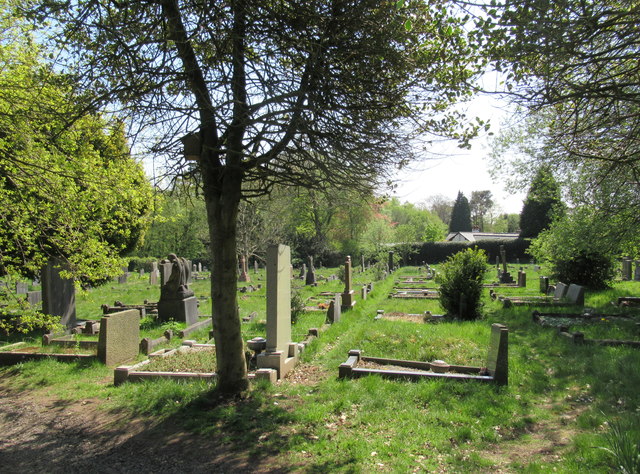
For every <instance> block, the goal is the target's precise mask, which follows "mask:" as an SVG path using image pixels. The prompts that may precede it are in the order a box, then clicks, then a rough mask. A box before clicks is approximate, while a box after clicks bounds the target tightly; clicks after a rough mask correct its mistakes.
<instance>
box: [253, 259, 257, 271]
mask: <svg viewBox="0 0 640 474" xmlns="http://www.w3.org/2000/svg"><path fill="white" fill-rule="evenodd" d="M253 273H258V259H257V258H256V259H254V260H253Z"/></svg>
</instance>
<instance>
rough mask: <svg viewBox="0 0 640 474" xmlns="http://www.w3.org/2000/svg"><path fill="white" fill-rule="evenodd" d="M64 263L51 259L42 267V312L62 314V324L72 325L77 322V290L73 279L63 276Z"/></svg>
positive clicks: (55, 314)
mask: <svg viewBox="0 0 640 474" xmlns="http://www.w3.org/2000/svg"><path fill="white" fill-rule="evenodd" d="M60 271H62V263H61V262H60V261H59V260H51V261H49V263H47V265H46V266H45V267H44V268H43V269H42V312H43V313H45V314H51V315H54V316H60V324H62V325H63V326H65V327H71V326H73V325H75V322H76V290H75V287H74V285H73V280H70V279H66V278H62V277H61V276H60Z"/></svg>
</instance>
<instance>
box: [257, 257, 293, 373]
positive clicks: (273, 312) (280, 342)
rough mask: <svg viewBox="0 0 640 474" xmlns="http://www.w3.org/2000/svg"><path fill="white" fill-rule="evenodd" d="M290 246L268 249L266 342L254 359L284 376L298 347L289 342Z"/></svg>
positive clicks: (259, 365) (291, 366)
mask: <svg viewBox="0 0 640 474" xmlns="http://www.w3.org/2000/svg"><path fill="white" fill-rule="evenodd" d="M290 267H291V249H290V248H289V247H288V246H286V245H271V246H269V248H268V249H267V345H266V350H265V351H264V352H263V353H261V354H259V355H258V356H257V358H256V361H257V365H258V368H261V369H263V368H267V369H276V370H277V371H278V378H284V376H285V375H286V374H287V372H289V371H290V370H291V369H292V368H293V367H294V365H295V362H296V358H297V356H298V346H297V344H294V343H292V342H291V270H290Z"/></svg>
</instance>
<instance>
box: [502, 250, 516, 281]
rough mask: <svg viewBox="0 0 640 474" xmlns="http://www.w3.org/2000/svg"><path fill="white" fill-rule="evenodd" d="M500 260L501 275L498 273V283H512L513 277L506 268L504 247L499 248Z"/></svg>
mask: <svg viewBox="0 0 640 474" xmlns="http://www.w3.org/2000/svg"><path fill="white" fill-rule="evenodd" d="M500 258H501V260H502V273H500V283H514V281H513V277H512V276H511V274H510V273H509V271H508V268H507V252H506V251H505V249H504V245H501V246H500Z"/></svg>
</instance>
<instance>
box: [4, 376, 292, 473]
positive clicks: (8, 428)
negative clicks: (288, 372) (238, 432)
mask: <svg viewBox="0 0 640 474" xmlns="http://www.w3.org/2000/svg"><path fill="white" fill-rule="evenodd" d="M98 404H99V400H95V399H90V400H84V401H82V402H80V403H76V404H73V405H69V404H67V403H65V402H63V401H61V400H58V399H56V398H55V397H52V396H50V395H47V394H44V393H42V392H41V391H38V392H36V393H35V394H34V393H33V392H29V393H27V392H16V391H12V390H11V389H9V388H7V386H6V384H5V383H3V381H2V380H0V466H1V467H0V470H1V471H2V472H3V473H24V472H48V473H58V472H60V473H62V472H64V473H76V472H77V473H80V472H82V473H90V472H100V473H120V472H123V473H124V472H127V473H147V472H153V473H176V472H180V473H191V472H193V473H195V472H208V473H215V472H285V471H286V469H283V468H280V467H277V466H278V464H277V462H276V461H275V460H274V459H271V458H269V457H263V458H260V459H252V458H250V456H248V455H247V454H246V453H244V452H242V451H233V450H231V449H230V447H225V446H221V445H220V443H216V441H215V440H214V439H209V438H205V437H203V436H198V435H194V434H191V433H187V432H184V431H182V430H180V428H179V425H178V424H177V423H172V422H171V420H167V421H165V422H162V423H158V424H154V423H153V422H152V421H150V420H143V419H132V418H131V417H129V416H126V415H118V414H113V413H108V412H106V411H105V410H100V409H98Z"/></svg>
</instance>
